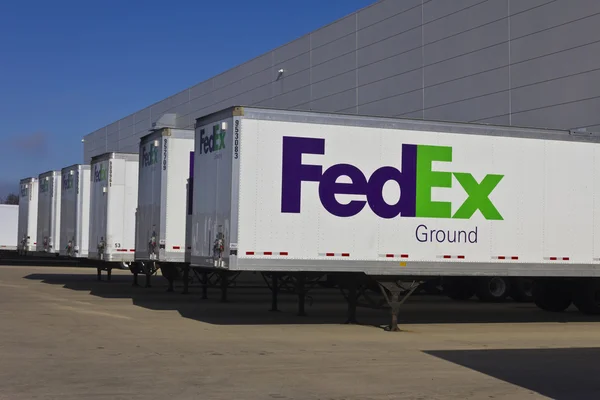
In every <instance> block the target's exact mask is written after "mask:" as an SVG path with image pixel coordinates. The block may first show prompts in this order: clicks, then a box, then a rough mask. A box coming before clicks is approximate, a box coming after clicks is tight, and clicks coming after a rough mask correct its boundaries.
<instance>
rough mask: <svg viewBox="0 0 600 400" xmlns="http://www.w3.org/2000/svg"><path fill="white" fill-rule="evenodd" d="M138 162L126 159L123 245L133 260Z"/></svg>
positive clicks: (129, 259)
mask: <svg viewBox="0 0 600 400" xmlns="http://www.w3.org/2000/svg"><path fill="white" fill-rule="evenodd" d="M138 164H139V163H138V161H137V160H135V161H134V160H129V159H127V160H125V186H124V192H123V195H124V198H123V204H124V208H123V242H122V245H123V247H124V248H126V249H127V250H128V251H127V261H133V260H134V258H135V210H136V208H137V201H138V179H139V178H138V174H139V165H138ZM123 254H124V253H123Z"/></svg>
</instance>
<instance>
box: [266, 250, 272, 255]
mask: <svg viewBox="0 0 600 400" xmlns="http://www.w3.org/2000/svg"><path fill="white" fill-rule="evenodd" d="M272 255H273V252H272V251H265V256H272Z"/></svg>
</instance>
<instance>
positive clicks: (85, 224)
mask: <svg viewBox="0 0 600 400" xmlns="http://www.w3.org/2000/svg"><path fill="white" fill-rule="evenodd" d="M85 167H86V168H81V170H80V175H79V179H78V182H79V191H80V195H79V204H78V206H77V207H78V210H80V212H78V213H77V227H78V232H77V243H78V244H79V249H78V253H77V254H78V255H79V257H82V258H87V257H88V255H89V248H90V196H91V193H90V187H91V168H90V166H89V165H86V166H85Z"/></svg>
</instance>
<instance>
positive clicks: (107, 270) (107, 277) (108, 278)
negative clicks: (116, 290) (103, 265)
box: [106, 268, 112, 281]
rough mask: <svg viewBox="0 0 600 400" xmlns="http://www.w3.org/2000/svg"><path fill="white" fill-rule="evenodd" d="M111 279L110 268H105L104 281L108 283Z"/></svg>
mask: <svg viewBox="0 0 600 400" xmlns="http://www.w3.org/2000/svg"><path fill="white" fill-rule="evenodd" d="M111 278H112V268H107V269H106V280H107V281H110V280H111Z"/></svg>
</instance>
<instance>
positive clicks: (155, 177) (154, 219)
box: [135, 131, 162, 260]
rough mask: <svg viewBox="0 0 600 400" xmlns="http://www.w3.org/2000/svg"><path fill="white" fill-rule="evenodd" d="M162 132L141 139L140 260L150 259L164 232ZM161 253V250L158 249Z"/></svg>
mask: <svg viewBox="0 0 600 400" xmlns="http://www.w3.org/2000/svg"><path fill="white" fill-rule="evenodd" d="M161 137H162V135H161V131H157V132H154V133H153V134H150V135H148V136H145V137H144V138H142V140H141V141H140V154H139V159H140V162H139V169H140V170H139V172H138V174H139V175H138V179H139V182H138V204H137V214H136V224H137V226H136V241H135V258H136V260H149V259H150V252H151V251H152V249H151V248H150V247H151V246H150V242H151V240H152V238H153V237H156V240H157V243H156V246H157V247H158V240H159V239H158V238H157V236H158V235H159V234H160V192H161V184H162V180H161V162H160V154H161V151H160V148H161V147H162V144H161ZM156 251H157V252H158V249H156Z"/></svg>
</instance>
